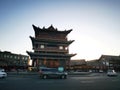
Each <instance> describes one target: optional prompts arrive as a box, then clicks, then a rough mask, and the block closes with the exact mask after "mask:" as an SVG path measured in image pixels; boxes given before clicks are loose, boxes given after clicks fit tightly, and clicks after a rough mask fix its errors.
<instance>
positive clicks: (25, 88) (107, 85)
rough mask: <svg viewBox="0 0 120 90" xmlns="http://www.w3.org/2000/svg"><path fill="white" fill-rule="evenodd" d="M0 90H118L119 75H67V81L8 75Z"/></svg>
mask: <svg viewBox="0 0 120 90" xmlns="http://www.w3.org/2000/svg"><path fill="white" fill-rule="evenodd" d="M0 90H120V75H118V76H117V77H108V76H107V75H106V74H105V73H104V74H103V73H93V74H90V75H68V78H67V79H40V78H39V76H38V75H8V77H7V78H4V79H0Z"/></svg>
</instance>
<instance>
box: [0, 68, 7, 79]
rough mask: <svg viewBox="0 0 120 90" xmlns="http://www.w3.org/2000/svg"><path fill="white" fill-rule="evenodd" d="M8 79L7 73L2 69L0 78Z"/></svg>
mask: <svg viewBox="0 0 120 90" xmlns="http://www.w3.org/2000/svg"><path fill="white" fill-rule="evenodd" d="M5 77H7V73H6V72H5V70H4V69H0V78H5Z"/></svg>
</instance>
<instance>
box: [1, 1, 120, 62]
mask: <svg viewBox="0 0 120 90" xmlns="http://www.w3.org/2000/svg"><path fill="white" fill-rule="evenodd" d="M32 24H34V25H36V26H39V27H43V26H45V27H46V28H47V27H49V26H50V25H51V24H53V26H54V27H55V28H58V30H65V29H66V30H68V29H73V31H72V32H71V33H70V34H69V35H68V39H69V40H75V42H73V43H72V44H71V45H70V47H69V50H70V53H77V55H76V56H75V57H73V59H86V60H91V59H97V58H99V57H100V56H101V55H102V54H107V55H120V0H0V50H1V51H11V52H13V53H18V54H26V50H28V51H32V43H31V40H30V38H29V36H34V30H33V28H32Z"/></svg>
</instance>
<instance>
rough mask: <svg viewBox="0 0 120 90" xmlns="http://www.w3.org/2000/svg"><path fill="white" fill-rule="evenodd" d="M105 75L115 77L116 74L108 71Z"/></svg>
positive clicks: (113, 71)
mask: <svg viewBox="0 0 120 90" xmlns="http://www.w3.org/2000/svg"><path fill="white" fill-rule="evenodd" d="M107 75H108V76H117V73H116V72H115V70H108V72H107Z"/></svg>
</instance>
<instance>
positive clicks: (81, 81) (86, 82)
mask: <svg viewBox="0 0 120 90" xmlns="http://www.w3.org/2000/svg"><path fill="white" fill-rule="evenodd" d="M80 82H81V83H94V81H80Z"/></svg>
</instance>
